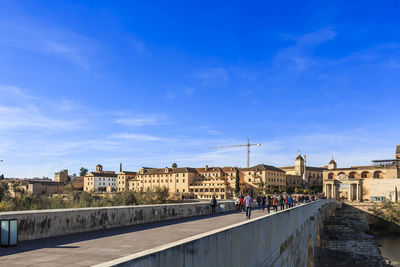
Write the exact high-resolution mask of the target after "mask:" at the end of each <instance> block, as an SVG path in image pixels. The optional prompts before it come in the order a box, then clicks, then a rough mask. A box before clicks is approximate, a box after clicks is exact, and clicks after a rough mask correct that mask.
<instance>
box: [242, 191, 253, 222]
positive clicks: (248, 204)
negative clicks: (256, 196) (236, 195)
mask: <svg viewBox="0 0 400 267" xmlns="http://www.w3.org/2000/svg"><path fill="white" fill-rule="evenodd" d="M244 202H245V204H246V218H249V219H250V216H251V205H252V204H253V198H252V197H251V196H250V194H248V195H247V197H245V198H244Z"/></svg>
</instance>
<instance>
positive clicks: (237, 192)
mask: <svg viewBox="0 0 400 267" xmlns="http://www.w3.org/2000/svg"><path fill="white" fill-rule="evenodd" d="M239 192H240V177H239V173H236V180H235V193H236V195H239Z"/></svg>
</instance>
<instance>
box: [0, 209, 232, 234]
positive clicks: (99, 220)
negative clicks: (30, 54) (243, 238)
mask: <svg viewBox="0 0 400 267" xmlns="http://www.w3.org/2000/svg"><path fill="white" fill-rule="evenodd" d="M218 204H224V205H225V209H224V211H233V210H235V203H234V201H219V202H218ZM217 212H219V205H218V207H217ZM210 213H211V206H210V204H209V203H204V202H197V203H182V204H165V205H140V206H118V207H102V208H80V209H54V210H34V211H13V212H1V213H0V220H1V219H5V218H15V219H17V220H18V240H19V241H25V240H33V239H40V238H47V237H53V236H61V235H67V234H74V233H80V232H88V231H94V230H101V229H108V228H114V227H123V226H129V225H135V224H142V223H151V222H159V221H165V220H171V219H180V218H187V217H192V216H200V215H207V214H210Z"/></svg>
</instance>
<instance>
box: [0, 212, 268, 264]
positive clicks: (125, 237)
mask: <svg viewBox="0 0 400 267" xmlns="http://www.w3.org/2000/svg"><path fill="white" fill-rule="evenodd" d="M266 214H268V213H267V211H256V210H253V212H252V218H256V217H260V216H263V215H266ZM244 220H246V218H245V213H226V214H217V215H212V216H211V215H210V216H200V217H194V218H187V219H179V220H171V221H165V222H160V223H151V224H145V225H135V226H128V227H122V228H116V229H108V230H100V231H94V232H88V233H81V234H73V235H68V236H61V237H53V238H46V239H40V240H33V241H26V242H22V243H20V244H19V245H18V246H16V247H10V248H0V266H32V267H33V266H91V265H94V264H98V263H102V262H106V261H110V260H113V259H117V258H120V257H123V256H127V255H130V254H133V253H137V252H140V251H143V250H147V249H150V248H155V247H158V246H160V245H165V244H168V243H171V242H175V241H178V240H181V239H184V238H187V237H191V236H194V235H197V234H201V233H205V232H208V231H211V230H215V229H218V228H222V227H225V226H229V225H231V224H235V223H238V222H242V221H244Z"/></svg>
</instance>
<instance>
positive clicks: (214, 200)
mask: <svg viewBox="0 0 400 267" xmlns="http://www.w3.org/2000/svg"><path fill="white" fill-rule="evenodd" d="M216 207H217V199H216V198H215V197H213V198H212V199H211V213H215V208H216Z"/></svg>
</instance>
